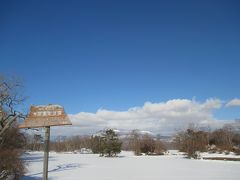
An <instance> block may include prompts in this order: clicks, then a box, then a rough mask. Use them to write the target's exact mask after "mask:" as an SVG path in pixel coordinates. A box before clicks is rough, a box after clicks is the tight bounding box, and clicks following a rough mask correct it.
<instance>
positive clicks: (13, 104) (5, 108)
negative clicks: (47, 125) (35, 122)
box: [0, 75, 26, 141]
mask: <svg viewBox="0 0 240 180" xmlns="http://www.w3.org/2000/svg"><path fill="white" fill-rule="evenodd" d="M22 87H23V86H22V83H21V81H19V80H17V79H16V78H6V77H4V76H1V75H0V141H1V139H2V137H3V136H4V133H5V132H6V130H7V129H8V128H9V127H10V126H11V125H12V123H13V122H14V121H16V120H17V119H18V118H24V116H23V114H22V113H21V112H19V111H18V110H17V106H18V105H20V104H22V103H23V101H24V100H25V99H26V98H25V97H23V96H22V95H21V90H22Z"/></svg>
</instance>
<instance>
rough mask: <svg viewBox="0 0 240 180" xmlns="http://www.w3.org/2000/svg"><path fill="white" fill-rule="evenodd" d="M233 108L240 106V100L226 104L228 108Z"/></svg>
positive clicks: (233, 100)
mask: <svg viewBox="0 0 240 180" xmlns="http://www.w3.org/2000/svg"><path fill="white" fill-rule="evenodd" d="M231 106H240V99H237V98H235V99H232V100H231V101H229V102H228V103H227V104H226V107H231Z"/></svg>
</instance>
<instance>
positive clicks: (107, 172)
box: [22, 152, 240, 180]
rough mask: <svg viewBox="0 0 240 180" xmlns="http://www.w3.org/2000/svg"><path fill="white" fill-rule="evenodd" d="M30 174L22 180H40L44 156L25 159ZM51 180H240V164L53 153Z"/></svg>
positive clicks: (35, 154)
mask: <svg viewBox="0 0 240 180" xmlns="http://www.w3.org/2000/svg"><path fill="white" fill-rule="evenodd" d="M23 158H24V159H25V161H26V162H27V164H28V172H27V174H26V176H25V177H22V179H23V180H34V179H36V180H40V179H41V177H42V166H43V161H42V159H43V153H42V152H31V153H28V154H26V155H25V156H24V157H23ZM48 169H49V179H51V180H55V179H56V180H81V179H82V180H160V179H162V180H193V179H194V180H200V179H201V180H239V179H240V161H216V160H193V159H186V158H184V157H183V156H182V155H180V154H178V153H174V152H170V154H169V155H165V156H134V155H133V154H132V153H131V152H122V153H121V154H120V155H119V157H117V158H104V157H99V156H98V155H95V154H73V153H55V152H51V153H50V159H49V168H48Z"/></svg>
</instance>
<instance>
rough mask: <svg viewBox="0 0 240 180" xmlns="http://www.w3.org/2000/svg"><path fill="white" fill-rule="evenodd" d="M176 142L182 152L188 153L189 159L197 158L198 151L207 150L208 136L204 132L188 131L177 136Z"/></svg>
mask: <svg viewBox="0 0 240 180" xmlns="http://www.w3.org/2000/svg"><path fill="white" fill-rule="evenodd" d="M174 141H175V144H176V147H177V148H178V149H179V150H180V151H182V152H186V153H187V156H188V157H189V158H197V157H198V155H197V154H196V152H197V151H200V152H203V151H206V150H207V145H208V134H207V133H206V132H203V131H195V130H193V129H187V131H185V132H181V133H179V134H177V135H176V136H175V139H174Z"/></svg>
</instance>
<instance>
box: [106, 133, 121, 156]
mask: <svg viewBox="0 0 240 180" xmlns="http://www.w3.org/2000/svg"><path fill="white" fill-rule="evenodd" d="M102 137H103V144H104V145H103V147H104V150H103V153H104V155H106V156H108V157H112V156H116V155H117V154H118V153H120V152H121V146H122V143H121V142H120V141H119V139H118V135H117V134H116V133H115V132H114V131H113V130H112V129H107V130H106V131H105V132H104V133H103V134H102Z"/></svg>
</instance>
